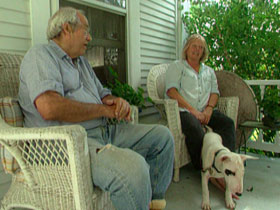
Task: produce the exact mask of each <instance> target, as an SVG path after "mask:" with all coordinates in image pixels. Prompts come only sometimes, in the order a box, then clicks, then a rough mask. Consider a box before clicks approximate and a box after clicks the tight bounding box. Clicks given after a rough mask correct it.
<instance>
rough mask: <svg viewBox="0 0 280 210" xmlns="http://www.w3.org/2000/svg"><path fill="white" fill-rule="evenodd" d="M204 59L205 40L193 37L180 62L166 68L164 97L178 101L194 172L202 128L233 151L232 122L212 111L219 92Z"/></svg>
mask: <svg viewBox="0 0 280 210" xmlns="http://www.w3.org/2000/svg"><path fill="white" fill-rule="evenodd" d="M207 56H208V49H207V44H206V41H205V39H204V38H203V37H202V36H201V35H199V34H194V35H192V36H190V37H189V38H188V40H187V42H186V44H185V46H184V48H183V52H182V60H179V61H175V62H174V63H172V64H171V65H169V68H168V70H167V72H166V96H167V97H169V98H171V99H175V100H177V101H178V104H179V108H180V117H181V124H182V131H183V133H184V134H185V136H186V144H187V147H188V151H189V153H190V157H191V161H192V164H193V165H194V167H195V168H196V169H201V148H202V142H203V137H204V130H203V125H208V126H210V127H211V128H212V129H213V131H214V132H216V133H218V134H220V136H221V137H222V139H223V144H224V146H226V147H227V148H229V149H230V150H231V151H234V149H235V126H234V122H233V120H232V119H230V118H229V117H227V116H225V115H224V114H222V113H221V112H219V111H218V110H215V106H216V104H217V101H218V98H219V90H218V84H217V78H216V75H215V72H214V70H213V69H212V68H210V67H209V66H207V65H205V64H204V63H203V62H204V61H205V60H206V58H207ZM212 181H214V180H212Z"/></svg>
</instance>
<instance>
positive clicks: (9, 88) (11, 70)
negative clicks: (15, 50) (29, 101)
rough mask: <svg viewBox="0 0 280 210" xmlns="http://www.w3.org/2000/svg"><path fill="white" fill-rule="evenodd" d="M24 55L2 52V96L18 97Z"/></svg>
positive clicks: (0, 69) (0, 84) (0, 93)
mask: <svg viewBox="0 0 280 210" xmlns="http://www.w3.org/2000/svg"><path fill="white" fill-rule="evenodd" d="M22 58H23V56H21V55H10V54H7V53H0V98H3V97H4V96H11V97H16V96H17V94H18V86H19V67H20V63H21V60H22Z"/></svg>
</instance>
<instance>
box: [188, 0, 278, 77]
mask: <svg viewBox="0 0 280 210" xmlns="http://www.w3.org/2000/svg"><path fill="white" fill-rule="evenodd" d="M279 15H280V3H273V1H272V0H247V1H239V0H220V1H218V2H217V1H213V0H204V1H202V0H192V1H191V8H190V12H186V13H185V14H184V15H183V22H184V23H185V26H186V30H187V32H188V34H193V33H200V34H201V35H203V36H204V37H205V39H206V41H207V43H208V46H209V51H210V57H209V59H208V61H207V62H206V64H208V65H209V66H211V67H213V68H214V69H224V70H227V71H233V72H235V73H237V74H238V75H240V76H241V77H242V78H244V79H279V76H280V75H279V73H280V72H279V66H280V59H279V57H280V53H279V51H280V37H279V32H280V18H279Z"/></svg>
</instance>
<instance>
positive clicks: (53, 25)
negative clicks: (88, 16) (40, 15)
mask: <svg viewBox="0 0 280 210" xmlns="http://www.w3.org/2000/svg"><path fill="white" fill-rule="evenodd" d="M78 12H79V13H81V14H83V15H84V12H83V11H82V10H77V9H75V8H73V7H62V8H60V9H59V10H58V11H57V12H56V13H55V14H54V15H53V16H52V17H51V18H50V19H49V22H48V27H47V39H48V40H51V39H53V38H55V37H57V36H59V35H60V33H61V30H62V26H63V24H65V23H69V24H70V26H71V27H72V29H73V30H74V31H75V30H76V28H77V26H78V25H79V24H81V20H80V18H79V17H78V15H77V13H78Z"/></svg>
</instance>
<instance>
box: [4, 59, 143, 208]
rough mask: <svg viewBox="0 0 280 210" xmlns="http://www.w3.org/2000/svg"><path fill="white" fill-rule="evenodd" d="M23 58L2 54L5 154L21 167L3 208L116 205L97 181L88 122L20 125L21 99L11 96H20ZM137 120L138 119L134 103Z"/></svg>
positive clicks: (14, 177)
mask: <svg viewBox="0 0 280 210" xmlns="http://www.w3.org/2000/svg"><path fill="white" fill-rule="evenodd" d="M21 59H22V56H20V55H10V54H6V53H0V100H1V101H2V107H1V106H0V146H1V145H2V146H4V147H2V148H1V150H2V152H1V153H2V154H4V153H5V152H6V153H7V151H8V152H9V153H10V154H11V155H12V157H13V158H14V160H16V162H17V164H16V165H18V169H17V168H15V169H16V170H12V172H11V171H10V173H12V176H13V179H12V183H11V186H10V188H9V190H8V192H7V193H6V194H5V196H4V198H3V200H2V202H1V203H2V204H1V209H10V208H14V207H23V208H31V209H81V210H86V209H89V210H92V209H95V210H109V209H114V207H113V205H112V202H111V201H110V198H109V193H105V192H103V191H101V190H100V189H99V188H98V187H94V186H93V184H92V178H91V169H90V168H91V167H90V159H89V152H88V147H87V135H86V131H85V129H84V128H83V127H81V126H79V125H71V126H55V127H47V128H23V127H15V126H16V125H17V126H22V124H23V123H22V121H23V117H22V113H21V110H20V107H19V105H18V103H17V100H16V99H12V98H11V97H16V96H17V92H18V85H19V84H18V83H19V80H18V74H19V66H20V62H21ZM5 96H10V97H5ZM3 97H5V98H3ZM1 101H0V102H1ZM11 101H12V103H9V102H11ZM0 105H1V104H0ZM6 105H7V106H6ZM133 119H134V120H135V121H137V119H138V109H136V108H135V107H133ZM8 124H10V125H8ZM11 125H13V126H11ZM4 159H5V157H2V161H3V160H4ZM5 167H6V166H5V165H4V168H5Z"/></svg>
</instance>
